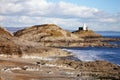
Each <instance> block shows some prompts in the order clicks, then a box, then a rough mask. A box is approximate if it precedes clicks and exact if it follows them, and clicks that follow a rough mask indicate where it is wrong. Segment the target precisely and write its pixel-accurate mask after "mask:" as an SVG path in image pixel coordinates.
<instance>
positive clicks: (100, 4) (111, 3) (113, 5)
mask: <svg viewBox="0 0 120 80" xmlns="http://www.w3.org/2000/svg"><path fill="white" fill-rule="evenodd" d="M48 1H50V2H56V3H57V2H59V1H64V2H69V3H73V4H76V5H81V6H87V7H93V8H98V9H100V10H103V11H106V12H110V13H116V12H120V0H48Z"/></svg>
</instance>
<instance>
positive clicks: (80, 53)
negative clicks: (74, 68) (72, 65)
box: [64, 49, 103, 61]
mask: <svg viewBox="0 0 120 80" xmlns="http://www.w3.org/2000/svg"><path fill="white" fill-rule="evenodd" d="M64 50H67V51H69V52H72V53H73V54H74V55H75V56H76V57H77V58H79V59H80V60H82V61H94V60H103V59H102V58H101V57H100V56H99V55H100V54H102V53H103V52H102V51H99V52H97V51H93V50H72V49H64Z"/></svg>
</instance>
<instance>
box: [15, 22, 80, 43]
mask: <svg viewBox="0 0 120 80" xmlns="http://www.w3.org/2000/svg"><path fill="white" fill-rule="evenodd" d="M14 35H15V36H17V37H20V38H23V39H26V40H29V41H35V42H41V41H46V42H47V41H72V40H80V39H78V36H76V35H74V34H72V33H70V32H68V31H66V30H63V29H62V28H60V27H59V26H57V25H55V24H43V25H35V26H32V27H29V28H25V29H23V30H19V31H17V32H15V33H14Z"/></svg>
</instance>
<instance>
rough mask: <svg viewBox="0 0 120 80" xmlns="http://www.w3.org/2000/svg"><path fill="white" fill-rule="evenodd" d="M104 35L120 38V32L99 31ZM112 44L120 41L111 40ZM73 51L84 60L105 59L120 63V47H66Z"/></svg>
mask: <svg viewBox="0 0 120 80" xmlns="http://www.w3.org/2000/svg"><path fill="white" fill-rule="evenodd" d="M97 33H99V34H101V35H102V36H104V37H110V38H120V32H112V31H111V32H107V31H105V32H103V31H102V32H97ZM111 43H112V44H119V45H120V42H111ZM63 50H67V51H70V52H72V53H73V54H74V55H75V56H76V57H78V58H79V59H80V60H82V61H95V60H105V61H108V62H111V63H114V64H117V65H120V47H113V48H110V47H85V48H81V47H74V48H64V49H63Z"/></svg>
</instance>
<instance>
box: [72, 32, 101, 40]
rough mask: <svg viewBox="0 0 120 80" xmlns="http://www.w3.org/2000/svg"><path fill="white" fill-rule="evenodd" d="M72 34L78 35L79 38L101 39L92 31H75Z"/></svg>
mask: <svg viewBox="0 0 120 80" xmlns="http://www.w3.org/2000/svg"><path fill="white" fill-rule="evenodd" d="M72 33H73V34H76V35H78V36H79V37H80V38H102V36H101V35H99V34H96V33H95V32H94V31H92V30H86V31H85V30H77V31H74V32H72Z"/></svg>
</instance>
